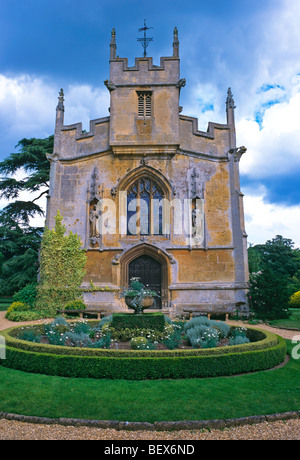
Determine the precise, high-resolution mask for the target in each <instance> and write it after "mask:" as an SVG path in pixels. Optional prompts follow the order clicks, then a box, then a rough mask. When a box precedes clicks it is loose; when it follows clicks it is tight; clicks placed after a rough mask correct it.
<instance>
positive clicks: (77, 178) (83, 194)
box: [47, 53, 248, 313]
mask: <svg viewBox="0 0 300 460" xmlns="http://www.w3.org/2000/svg"><path fill="white" fill-rule="evenodd" d="M106 85H107V87H108V89H109V91H110V95H111V106H110V117H106V118H101V119H98V120H93V121H91V122H90V132H88V133H83V132H82V125H81V123H77V124H74V125H71V126H64V124H63V111H64V107H63V99H62V95H60V98H59V100H60V103H59V106H58V108H57V119H56V132H55V147H54V152H53V155H52V156H51V158H49V159H50V161H51V173H50V176H51V180H50V192H49V200H48V209H47V225H48V226H50V227H52V226H53V225H54V218H55V215H56V213H57V210H58V209H59V210H60V212H61V214H62V215H63V218H64V224H65V225H66V227H67V230H68V231H73V232H76V233H77V234H78V235H79V236H80V238H81V241H82V246H83V247H84V248H85V249H86V251H87V258H88V261H87V266H86V277H85V281H84V285H85V287H86V288H87V289H88V287H89V285H90V284H89V283H90V282H91V281H92V282H93V283H94V285H95V286H97V287H98V288H99V289H100V288H105V289H104V290H102V291H101V290H98V291H97V292H94V293H92V292H88V291H87V292H86V293H85V301H86V302H87V303H88V304H90V305H93V306H94V305H96V304H97V305H98V306H101V305H102V306H105V307H107V308H124V304H123V302H121V301H120V299H119V298H118V295H117V294H116V292H117V291H116V290H117V289H119V288H120V286H121V284H124V283H125V284H126V282H128V280H127V279H126V276H127V273H128V264H129V262H130V260H132V258H133V257H134V255H135V253H136V254H137V255H140V254H143V253H145V254H149V255H151V256H153V257H154V258H156V259H157V260H159V261H160V262H161V263H162V267H163V280H162V290H163V296H164V301H163V306H164V307H168V308H170V313H172V312H173V313H176V312H178V313H180V312H182V311H183V310H184V308H185V307H188V306H189V305H192V306H195V307H198V308H199V309H200V310H201V309H205V308H206V309H211V308H213V306H218V307H220V305H221V306H222V305H223V307H224V308H227V311H233V309H234V306H236V304H239V305H240V304H242V303H243V304H244V305H247V300H246V297H245V293H246V287H247V280H248V273H247V250H246V249H247V248H246V234H245V229H244V220H243V207H242V194H241V192H240V190H239V181H238V175H239V172H238V160H239V158H240V156H239V155H238V152H237V150H238V149H236V145H235V127H234V115H233V104H232V103H231V102H232V101H231V100H230V101H229V102H230V104H229V102H228V100H227V123H226V124H223V125H221V124H215V123H209V126H208V130H207V132H201V131H199V130H198V125H197V119H195V118H191V117H188V116H184V115H180V110H179V96H180V89H181V88H182V86H184V84H183V83H182V80H180V74H179V59H178V58H177V57H176V56H175V57H174V56H173V57H171V58H162V59H161V62H160V66H154V65H153V63H152V59H151V58H139V59H136V62H135V66H134V67H128V63H127V60H126V59H120V58H117V57H115V56H114V53H113V54H112V58H111V61H110V77H109V81H107V82H106ZM141 90H142V91H151V94H152V101H151V104H152V107H151V110H152V112H151V116H148V117H139V116H138V114H137V107H138V96H137V91H141ZM228 97H229V96H228ZM230 97H231V98H232V95H231V93H230ZM143 175H145V176H147V177H151V178H152V179H153V180H156V181H157V183H158V184H160V186H161V188H162V190H163V192H164V196H165V198H166V199H167V200H169V202H172V203H173V204H176V203H181V206H182V216H181V217H180V218H181V220H182V223H184V220H185V219H186V214H185V212H186V211H185V210H184V202H185V200H195V199H200V200H202V201H201V202H202V206H203V216H202V218H203V221H202V225H203V235H202V236H203V237H202V238H201V239H200V240H199V241H198V240H197V241H196V244H195V241H193V240H192V237H191V234H190V229H189V227H186V226H184V225H182V231H181V232H179V233H178V232H177V233H176V232H175V227H176V225H175V224H178V221H176V219H178V214H176V213H175V210H174V209H175V208H174V207H171V210H170V214H169V215H170V229H171V231H170V234H167V235H147V236H146V237H141V236H129V235H127V234H126V232H124V231H123V230H122V231H121V225H120V224H121V221H122V219H123V218H124V219H125V220H126V215H124V212H125V209H126V206H124V204H123V205H122V199H121V195H120V192H123V191H124V190H127V188H128V187H129V185H130V184H131V183H133V182H134V181H135V180H136V178H137V177H142V176H143ZM103 199H107V200H110V201H111V203H112V204H111V206H112V208H111V209H112V211H113V212H114V214H115V231H110V232H107V233H106V234H103V235H101V236H100V237H95V238H91V235H90V220H89V217H90V212H91V209H92V206H94V205H95V204H96V203H98V202H99V200H100V201H101V200H103ZM164 212H165V215H167V214H168V211H164ZM177 227H178V226H177ZM177 227H176V228H177ZM110 230H111V229H110Z"/></svg>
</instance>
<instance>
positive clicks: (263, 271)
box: [249, 235, 300, 319]
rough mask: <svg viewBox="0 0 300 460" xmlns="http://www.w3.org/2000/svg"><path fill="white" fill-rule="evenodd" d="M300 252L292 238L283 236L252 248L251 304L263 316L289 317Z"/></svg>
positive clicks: (250, 266)
mask: <svg viewBox="0 0 300 460" xmlns="http://www.w3.org/2000/svg"><path fill="white" fill-rule="evenodd" d="M298 252H299V251H298V250H295V249H294V243H293V242H292V240H290V239H287V238H283V237H282V236H281V235H277V236H276V237H275V238H273V239H272V240H268V241H267V242H266V243H265V244H261V245H256V246H254V247H250V248H249V254H250V255H251V257H250V259H249V260H250V263H249V270H250V273H251V275H250V291H249V299H250V307H251V308H252V309H253V311H254V312H255V314H256V315H257V316H259V317H260V318H262V319H275V318H286V317H288V316H289V312H288V301H289V297H290V295H291V294H292V293H293V292H295V291H293V290H292V289H293V288H292V283H293V281H292V280H293V279H294V278H293V277H295V275H296V274H297V272H298V271H299V269H300V259H299V254H298Z"/></svg>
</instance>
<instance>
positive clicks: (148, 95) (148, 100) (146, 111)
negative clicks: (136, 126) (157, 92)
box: [137, 91, 152, 117]
mask: <svg viewBox="0 0 300 460" xmlns="http://www.w3.org/2000/svg"><path fill="white" fill-rule="evenodd" d="M137 95H138V116H139V117H151V115H152V92H151V91H138V92H137Z"/></svg>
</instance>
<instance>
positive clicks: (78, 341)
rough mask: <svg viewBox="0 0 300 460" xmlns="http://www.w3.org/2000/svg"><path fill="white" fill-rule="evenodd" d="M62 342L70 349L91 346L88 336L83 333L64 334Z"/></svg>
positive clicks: (70, 332)
mask: <svg viewBox="0 0 300 460" xmlns="http://www.w3.org/2000/svg"><path fill="white" fill-rule="evenodd" d="M62 342H63V343H66V342H67V343H68V346H71V347H90V346H91V345H92V341H91V339H90V337H89V335H88V334H85V333H84V332H80V333H77V332H72V331H69V332H65V334H64V335H63V336H62Z"/></svg>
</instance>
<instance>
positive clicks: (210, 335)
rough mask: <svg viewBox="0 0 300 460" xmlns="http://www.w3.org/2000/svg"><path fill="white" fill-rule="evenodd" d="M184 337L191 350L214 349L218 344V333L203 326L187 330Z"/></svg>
mask: <svg viewBox="0 0 300 460" xmlns="http://www.w3.org/2000/svg"><path fill="white" fill-rule="evenodd" d="M186 337H187V340H188V342H189V343H190V344H191V346H192V347H193V348H214V347H216V346H217V345H218V342H219V332H218V331H217V330H216V329H214V328H212V327H208V326H206V325H204V324H200V325H198V326H195V327H192V328H189V329H188V330H187V333H186Z"/></svg>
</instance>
